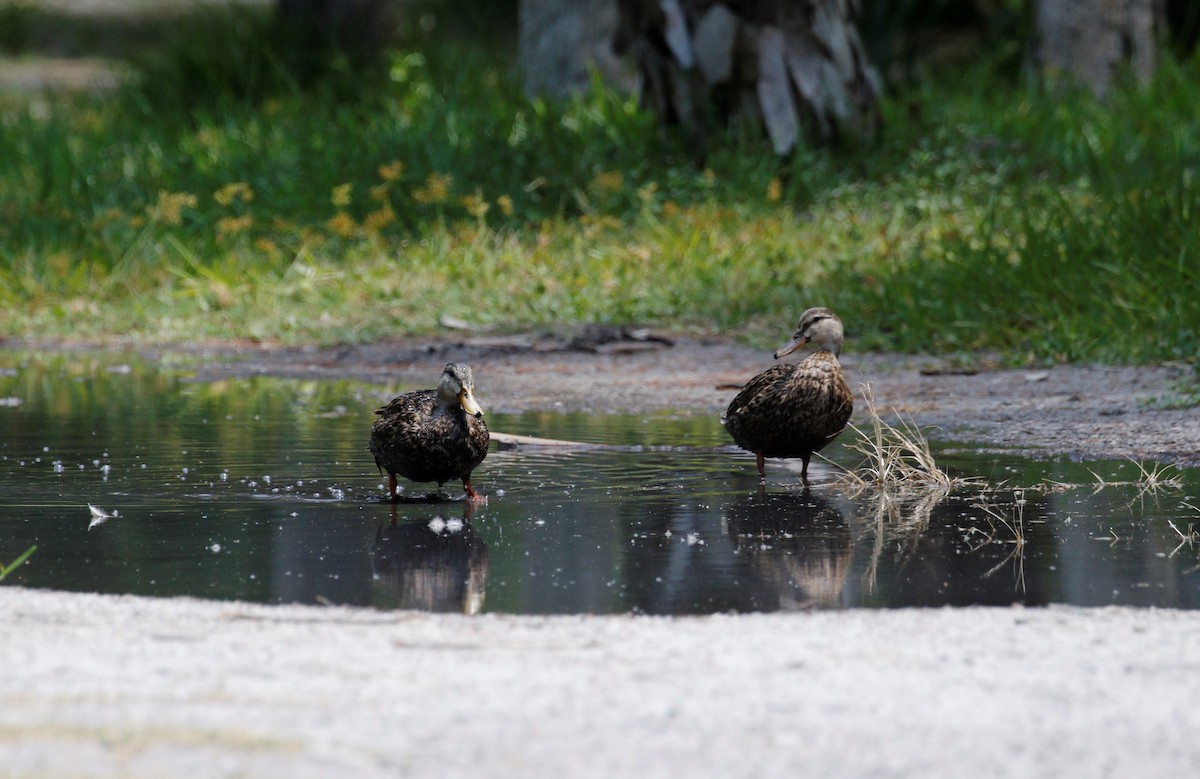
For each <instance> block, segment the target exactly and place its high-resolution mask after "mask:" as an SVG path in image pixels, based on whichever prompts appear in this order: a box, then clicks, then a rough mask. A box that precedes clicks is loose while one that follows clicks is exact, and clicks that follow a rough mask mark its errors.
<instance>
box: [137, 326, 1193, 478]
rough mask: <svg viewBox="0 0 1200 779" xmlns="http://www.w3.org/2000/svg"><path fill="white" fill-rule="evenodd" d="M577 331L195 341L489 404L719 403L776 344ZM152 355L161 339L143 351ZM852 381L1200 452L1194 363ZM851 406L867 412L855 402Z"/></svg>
mask: <svg viewBox="0 0 1200 779" xmlns="http://www.w3.org/2000/svg"><path fill="white" fill-rule="evenodd" d="M633 336H634V337H630V336H629V335H628V334H622V333H619V332H618V333H610V332H598V333H597V332H590V333H589V332H584V333H577V334H575V335H566V336H504V337H495V338H493V337H481V338H444V339H415V340H409V341H394V342H388V343H379V344H372V345H365V346H344V347H336V348H315V347H314V348H301V349H266V348H262V347H256V346H237V345H221V346H215V347H214V346H209V347H191V348H188V349H187V350H186V351H188V352H190V353H191V354H193V355H195V356H199V357H200V358H201V360H200V367H199V369H198V373H199V377H200V378H207V379H217V378H223V377H229V376H246V375H261V374H268V375H285V376H299V377H308V378H347V377H352V378H358V379H362V380H365V381H369V382H373V383H378V384H380V385H384V386H388V387H396V386H401V385H402V386H405V387H410V386H430V385H432V383H433V382H434V381H435V380H436V377H437V376H438V374H439V373H440V371H441V368H442V366H443V365H444V364H445V363H446V362H447V361H449V360H466V361H468V362H470V363H471V365H472V366H473V368H474V371H475V375H476V381H477V384H478V394H479V397H480V399H481V400H482V401H484V402H485V403H486V404H487V407H488V408H489V409H491V410H495V411H506V412H516V411H530V410H563V411H568V410H583V411H594V412H597V413H609V412H648V411H658V410H677V411H681V412H688V413H711V414H717V413H720V411H721V410H722V409H724V407H725V405H726V404H727V403H728V402H729V400H730V399H731V398H732V397H733V395H734V394H736V388H737V387H738V386H740V385H741V384H742V383H743V382H745V381H746V379H748V378H749V377H750V376H753V375H754V374H755V373H757V372H758V371H761V370H763V369H764V368H766V367H767V366H769V365H771V364H772V360H771V355H770V354H769V353H767V352H765V351H760V350H756V349H751V348H749V347H746V346H744V345H741V344H738V343H735V342H733V341H732V340H730V339H723V338H707V339H705V338H691V337H669V338H661V337H659V336H655V335H653V334H645V333H634V334H633ZM148 354H149V356H150V357H156V356H160V355H161V354H162V353H160V352H154V351H151V352H149V353H148ZM842 362H843V365H844V366H845V367H846V370H847V374H848V377H849V379H850V381H851V384H852V385H853V386H855V387H856V388H858V390H859V391H860V392H861V391H862V387H863V385H867V384H869V385H870V388H871V391H872V393H873V395H874V399H875V404H876V406H877V408H879V409H880V411H881V412H883V413H885V414H888V413H895V412H901V413H903V414H906V415H909V416H911V417H912V418H913V419H914V420H915V421H916V422H917V423H918V424H919V425H921V426H928V427H930V428H931V429H930V430H929V431H928V435H929V437H931V438H941V439H944V440H954V441H968V442H972V443H979V444H983V445H985V446H989V447H995V448H1003V449H1010V450H1017V451H1020V452H1022V453H1025V454H1029V455H1033V456H1068V457H1072V458H1077V459H1097V458H1138V459H1152V460H1157V461H1161V462H1168V463H1176V464H1179V465H1192V466H1194V465H1200V407H1197V406H1193V407H1190V408H1171V407H1170V405H1171V402H1172V401H1175V402H1177V401H1178V400H1179V398H1180V395H1179V393H1180V382H1181V381H1182V380H1184V379H1185V378H1187V377H1188V376H1189V375H1190V368H1188V367H1187V366H1184V365H1179V364H1166V365H1152V366H1138V367H1111V366H1097V365H1060V366H1054V367H1051V368H1044V369H1043V368H1037V369H1016V370H1014V369H1000V368H994V367H988V364H987V362H986V361H980V363H979V365H978V366H976V367H973V368H972V369H970V370H965V371H964V370H963V369H962V368H960V367H956V366H955V365H953V364H951V363H949V362H947V361H945V360H942V359H939V358H937V357H929V356H907V355H904V356H901V355H879V354H866V355H863V354H855V353H853V351H848V352H847V353H846V354H845V355H844V356H843V360H842ZM857 405H858V408H857V409H856V415H857V416H858V418H859V420H861V419H862V416H863V408H864V405H865V404H864V403H862V402H861V398H860V402H859V403H858V404H857Z"/></svg>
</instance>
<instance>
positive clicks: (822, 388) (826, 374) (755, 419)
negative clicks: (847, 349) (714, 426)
mask: <svg viewBox="0 0 1200 779" xmlns="http://www.w3.org/2000/svg"><path fill="white" fill-rule="evenodd" d="M844 339H845V333H844V329H843V327H842V320H841V319H839V318H838V315H837V314H835V313H833V311H831V310H830V309H828V308H825V307H817V308H810V309H808V310H807V311H805V312H804V313H803V314H801V315H800V322H799V324H797V325H796V332H795V334H793V336H792V339H791V340H790V341H788V342H787V343H786V344H784V345H783V346H782V347H780V348H779V350H778V351H777V352H775V359H776V360H778V359H780V358H781V357H785V356H787V355H789V354H792V353H793V352H796V351H798V350H799V349H801V348H803V347H804V346H806V345H808V344H812V345H813V346H814V347H816V350H815V351H813V352H812V353H811V354H809V355H808V356H807V357H805V358H804V359H803V360H801V361H800V362H798V363H796V364H794V365H788V364H783V365H773V366H771V367H770V368H768V369H766V370H765V371H763V372H762V373H760V374H758V375H757V376H755V377H754V378H752V379H751V380H750V381H749V382H747V383H746V386H744V387H743V388H742V390H741V391H740V392H739V393H738V394H737V396H736V397H734V399H733V400H732V401H731V402H730V403H729V407H728V408H727V409H726V410H725V413H724V414H722V415H721V423H722V424H723V425H724V426H725V429H726V430H727V431H729V434H730V436H732V437H733V440H734V443H736V444H737V445H738V446H740V447H741V448H742V449H745V450H747V451H749V452H754V455H755V458H756V459H757V463H758V475H759V478H761V479H766V477H767V472H766V464H765V458H767V457H772V458H794V457H799V458H800V462H801V469H800V478H801V479H802V480H803V481H804V483H805V484H806V485H807V484H808V461H809V459H810V458H811V457H812V455H813V453H814V452H817V451H820V450H821V449H822V448H823V447H824V446H825V445H826V444H828V443H829V442H830V441H832V440H833V439H835V438H837V437H838V435H839V434H840V433H841V432H842V430H844V429H845V427H846V423H847V422H849V421H850V415H851V414H852V413H853V411H854V396H853V395H852V394H851V392H850V387H849V386H848V385H847V384H846V375H845V373H843V372H842V366H841V363H840V362H838V356H839V355H840V354H841V351H842V342H843V340H844Z"/></svg>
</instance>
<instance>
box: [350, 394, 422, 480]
mask: <svg viewBox="0 0 1200 779" xmlns="http://www.w3.org/2000/svg"><path fill="white" fill-rule="evenodd" d="M436 396H437V392H436V391H435V390H418V391H416V392H406V393H405V394H403V395H399V396H397V397H395V398H392V399H391V400H390V401H389V402H388V403H387V404H386V405H384V406H381V407H380V408H378V409H376V411H375V413H376V415H377V416H378V419H376V420H375V424H373V425H371V439H370V442H369V443H368V445H367V448H369V449H370V450H371V453H372V454H374V455H375V464H376V465H378V466H379V468H380V469H381V470H389V471H397V470H398V468H397V467H396V465H395V462H394V461H396V460H397V459H401V458H402V457H403V453H404V452H406V451H411V450H412V449H413V448H414V447H415V446H416V445H417V442H416V440H415V439H416V438H417V437H419V436H420V434H421V430H422V428H423V427H424V426H425V425H426V424H427V423H428V420H429V419H430V418H431V417H432V416H433V409H434V399H435V397H436Z"/></svg>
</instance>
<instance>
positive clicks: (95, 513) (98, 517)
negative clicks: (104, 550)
mask: <svg viewBox="0 0 1200 779" xmlns="http://www.w3.org/2000/svg"><path fill="white" fill-rule="evenodd" d="M87 507H88V511H90V512H91V514H92V521H91V523H89V524H88V530H91V529H92V528H94V527H95V526H96V525H103V524H104V523H105V522H107V521H108V520H110V519H112V518H113V517H119V516H121V514H120V512H118V511H114V512H112V513H111V514H110V513H109V512H107V511H105V510H104V509H102V508H97V507H96V506H93V505H92V504H91V503H89V504H87Z"/></svg>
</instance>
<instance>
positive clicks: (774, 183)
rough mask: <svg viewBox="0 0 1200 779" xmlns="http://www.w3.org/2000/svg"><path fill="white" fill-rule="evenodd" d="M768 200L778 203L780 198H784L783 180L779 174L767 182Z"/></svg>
mask: <svg viewBox="0 0 1200 779" xmlns="http://www.w3.org/2000/svg"><path fill="white" fill-rule="evenodd" d="M767 200H770V201H771V202H772V203H778V202H779V201H780V200H783V182H782V181H780V180H779V177H778V176H776V177H775V178H773V179H771V181H770V183H768V184H767Z"/></svg>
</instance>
